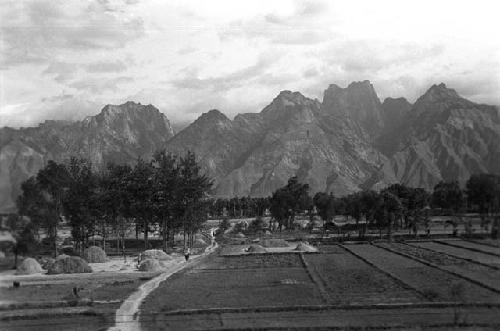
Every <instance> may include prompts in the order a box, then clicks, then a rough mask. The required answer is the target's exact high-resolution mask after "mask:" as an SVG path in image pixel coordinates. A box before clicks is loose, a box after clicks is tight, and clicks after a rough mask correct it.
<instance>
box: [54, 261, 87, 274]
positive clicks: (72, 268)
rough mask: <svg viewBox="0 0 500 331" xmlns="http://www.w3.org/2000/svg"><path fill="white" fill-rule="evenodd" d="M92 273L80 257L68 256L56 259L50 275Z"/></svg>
mask: <svg viewBox="0 0 500 331" xmlns="http://www.w3.org/2000/svg"><path fill="white" fill-rule="evenodd" d="M87 272H92V268H91V267H90V266H89V264H88V263H87V261H85V260H84V259H82V258H81V257H78V256H68V257H65V258H59V259H56V261H55V262H54V263H53V264H52V265H51V266H50V267H49V271H48V273H49V274H51V275H52V274H76V273H87Z"/></svg>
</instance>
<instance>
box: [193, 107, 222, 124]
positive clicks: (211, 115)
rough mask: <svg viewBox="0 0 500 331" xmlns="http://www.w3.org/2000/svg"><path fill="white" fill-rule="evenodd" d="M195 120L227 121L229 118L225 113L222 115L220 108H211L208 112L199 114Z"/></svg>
mask: <svg viewBox="0 0 500 331" xmlns="http://www.w3.org/2000/svg"><path fill="white" fill-rule="evenodd" d="M197 120H205V121H206V120H216V121H229V118H228V117H227V116H226V115H224V114H223V113H222V112H221V111H220V110H218V109H211V110H209V111H208V112H206V113H203V114H201V115H200V117H198V119H197Z"/></svg>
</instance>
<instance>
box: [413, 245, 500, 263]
mask: <svg viewBox="0 0 500 331" xmlns="http://www.w3.org/2000/svg"><path fill="white" fill-rule="evenodd" d="M412 245H413V246H416V247H423V248H427V249H431V250H433V251H436V252H438V253H444V254H448V255H452V256H455V257H458V258H462V259H470V260H473V261H476V262H479V263H483V264H487V265H490V266H494V267H500V257H499V256H495V255H491V254H487V253H481V252H477V251H473V250H470V249H467V248H460V247H455V246H450V245H446V244H443V243H438V242H433V241H425V242H416V243H412Z"/></svg>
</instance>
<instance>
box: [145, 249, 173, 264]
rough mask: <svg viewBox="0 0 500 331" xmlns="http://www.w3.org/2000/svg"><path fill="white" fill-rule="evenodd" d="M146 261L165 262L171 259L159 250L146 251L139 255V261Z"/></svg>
mask: <svg viewBox="0 0 500 331" xmlns="http://www.w3.org/2000/svg"><path fill="white" fill-rule="evenodd" d="M147 259H151V260H160V261H165V260H171V259H172V257H171V256H169V255H168V254H167V253H165V252H164V251H162V250H161V249H148V250H147V251H144V252H142V253H141V260H147Z"/></svg>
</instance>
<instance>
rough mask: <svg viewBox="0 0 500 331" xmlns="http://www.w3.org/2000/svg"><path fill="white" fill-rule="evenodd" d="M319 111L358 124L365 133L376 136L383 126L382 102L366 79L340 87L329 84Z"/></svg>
mask: <svg viewBox="0 0 500 331" xmlns="http://www.w3.org/2000/svg"><path fill="white" fill-rule="evenodd" d="M321 112H322V113H323V114H324V115H325V116H333V117H335V118H339V117H340V118H344V119H347V120H348V121H354V122H356V123H358V124H359V126H360V127H361V128H363V130H365V132H366V133H368V134H369V135H371V136H378V135H379V134H380V130H381V129H382V127H383V119H382V117H383V116H382V104H381V102H380V99H379V98H378V96H377V93H376V92H375V89H374V88H373V85H372V84H371V83H370V81H368V80H364V81H359V82H352V83H350V84H349V85H348V86H347V87H345V88H342V87H339V86H338V85H336V84H331V85H330V86H329V87H328V88H327V89H326V90H325V92H324V93H323V103H322V106H321Z"/></svg>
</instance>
